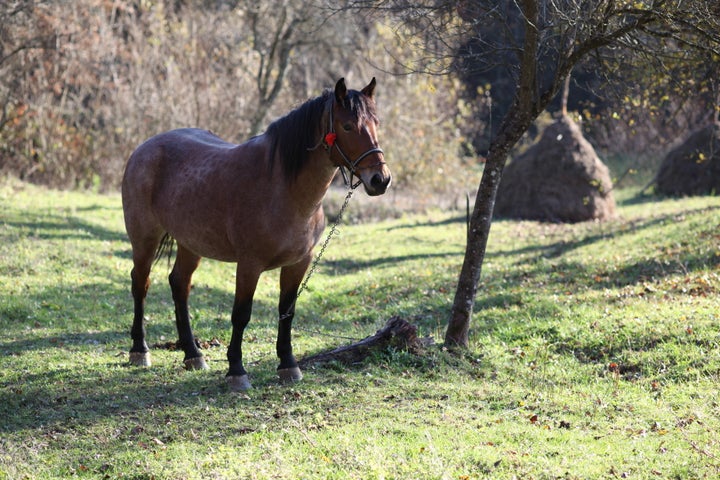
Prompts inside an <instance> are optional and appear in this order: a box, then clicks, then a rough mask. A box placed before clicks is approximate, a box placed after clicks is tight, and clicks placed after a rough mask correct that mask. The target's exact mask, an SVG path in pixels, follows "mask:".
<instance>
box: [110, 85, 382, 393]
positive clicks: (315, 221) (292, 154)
mask: <svg viewBox="0 0 720 480" xmlns="http://www.w3.org/2000/svg"><path fill="white" fill-rule="evenodd" d="M375 85H376V82H375V78H373V79H372V81H371V82H370V83H369V84H368V85H367V86H365V87H364V88H363V89H362V90H360V91H357V90H349V89H348V88H347V87H346V84H345V80H344V79H342V78H341V79H340V80H338V81H337V83H336V84H335V88H334V89H326V90H325V91H324V92H323V93H322V94H321V95H320V96H318V97H316V98H313V99H310V100H307V101H306V102H305V103H304V104H302V105H301V106H299V107H297V108H295V109H294V110H292V111H291V112H290V113H288V114H287V115H285V116H283V117H281V118H279V119H277V120H275V121H273V122H272V123H271V124H270V125H269V126H268V128H267V130H266V131H265V132H264V133H263V134H261V135H258V136H255V137H253V138H251V139H249V140H248V141H246V142H245V143H242V144H233V143H229V142H227V141H224V140H222V139H220V138H219V137H218V136H216V135H214V134H213V133H211V132H210V131H207V130H201V129H197V128H184V129H178V130H172V131H168V132H165V133H160V134H158V135H156V136H154V137H151V138H150V139H148V140H146V141H145V142H144V143H142V144H141V145H140V146H139V147H137V149H136V150H135V151H134V152H133V153H132V154H131V156H130V158H129V159H128V162H127V165H126V167H125V172H124V175H123V180H122V205H123V213H124V218H125V227H126V231H127V235H128V238H129V240H130V244H131V246H132V261H133V268H132V270H131V272H130V278H131V291H132V297H133V301H134V317H133V323H132V329H131V332H130V336H131V338H132V348H131V349H130V355H129V356H130V364H131V365H136V366H150V365H151V363H152V362H151V358H150V351H149V349H148V345H147V343H146V341H145V323H144V309H145V299H146V296H147V292H148V288H149V286H150V270H151V268H152V266H153V263H154V261H156V259H157V258H158V257H159V256H160V255H163V252H166V251H167V249H168V248H169V249H170V250H169V251H170V252H172V250H173V248H172V247H173V245H176V254H175V262H174V264H173V267H172V270H171V271H170V275H169V277H168V280H169V283H170V290H171V292H172V298H173V302H174V305H175V320H176V326H177V331H178V337H179V339H178V346H179V347H180V348H182V350H183V352H184V354H185V356H184V360H183V362H184V366H185V368H187V369H191V370H192V369H207V368H208V366H207V363H206V362H205V359H204V358H203V356H202V353H201V352H200V350H199V349H198V347H197V345H196V344H195V339H194V336H193V333H192V329H191V326H190V318H189V315H188V297H189V294H190V288H191V280H192V275H193V272H194V271H195V270H196V269H197V267H198V266H199V264H200V260H201V258H202V257H206V258H212V259H216V260H220V261H225V262H234V263H236V264H237V276H236V285H235V298H234V302H233V307H232V313H231V324H232V335H231V339H230V343H229V345H228V349H227V360H228V363H229V368H228V372H227V375H226V377H225V378H226V381H227V384H228V386H229V388H230V389H231V390H233V391H242V390H247V389H249V388H252V385H251V383H250V381H249V378H248V374H247V371H246V370H245V367H244V366H243V361H242V340H243V332H244V330H245V327H246V326H247V325H248V323H249V321H250V317H251V314H252V304H253V295H254V293H255V288H256V286H257V282H258V279H259V277H260V275H261V274H262V273H263V272H265V271H268V270H273V269H277V268H280V297H279V302H278V312H279V321H278V334H277V342H276V349H277V356H278V358H279V359H280V364H279V366H278V368H277V374H278V376H279V377H280V380H281V381H282V382H283V383H290V382H296V381H299V380H301V379H302V372H301V370H300V368H299V367H298V364H297V362H296V360H295V357H294V355H293V349H292V343H291V328H292V320H293V317H294V314H295V301H296V299H297V294H298V289H299V286H300V283H301V281H302V279H303V277H304V275H305V272H306V270H307V268H308V266H309V264H310V263H311V260H312V257H313V248H314V247H315V245H316V244H317V242H318V240H319V238H320V236H321V234H322V232H323V229H324V228H325V214H324V212H323V206H322V200H323V197H324V196H325V194H326V192H327V191H328V189H329V187H330V185H331V182H332V181H333V179H334V177H335V176H336V174H337V171H338V170H341V171H342V174H343V177H344V178H346V174H345V170H348V172H349V176H350V181H349V185H350V187H351V188H352V189H355V188H357V187H358V186H359V185H360V184H361V183H362V185H363V186H364V189H365V191H366V193H367V194H368V195H371V196H376V195H382V194H383V193H385V191H386V190H387V188H388V187H389V185H390V183H391V180H392V176H391V173H390V170H389V168H388V166H387V164H386V163H385V154H384V152H383V150H382V149H381V148H380V147H379V144H378V140H377V129H378V126H379V122H378V117H377V113H376V112H377V111H376V106H375V100H374V92H375ZM320 147H322V148H320ZM355 178H357V179H358V180H357V182H355V183H354V184H353V180H354V179H355ZM346 180H347V179H346ZM346 183H347V181H346Z"/></svg>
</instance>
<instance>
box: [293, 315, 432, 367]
mask: <svg viewBox="0 0 720 480" xmlns="http://www.w3.org/2000/svg"><path fill="white" fill-rule="evenodd" d="M433 343H434V340H433V338H432V337H423V338H418V336H417V327H416V326H415V325H413V324H411V323H409V322H407V321H406V320H404V319H402V318H400V317H391V318H390V319H389V320H388V321H387V322H386V323H385V326H384V327H383V328H381V329H380V330H378V331H377V332H375V334H374V335H371V336H369V337H365V338H364V339H362V340H359V341H357V342H355V343H352V344H350V345H345V346H342V347H338V348H336V349H334V350H330V351H329V352H320V353H317V354H315V355H311V356H309V357H305V358H303V359H301V360H300V361H299V362H298V364H299V366H300V367H301V368H306V367H308V366H310V365H317V364H321V363H327V362H340V363H344V364H348V365H350V364H353V363H358V362H361V361H362V360H364V359H365V358H367V357H368V356H369V355H371V354H372V353H373V352H381V351H384V350H387V349H388V348H394V349H396V350H401V351H409V352H411V353H414V354H419V353H421V352H422V349H423V348H424V347H427V346H429V345H432V344H433Z"/></svg>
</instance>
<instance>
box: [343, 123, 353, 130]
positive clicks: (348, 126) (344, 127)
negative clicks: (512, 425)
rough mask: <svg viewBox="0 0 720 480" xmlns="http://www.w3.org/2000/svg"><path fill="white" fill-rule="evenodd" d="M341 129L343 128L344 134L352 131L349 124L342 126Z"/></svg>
mask: <svg viewBox="0 0 720 480" xmlns="http://www.w3.org/2000/svg"><path fill="white" fill-rule="evenodd" d="M342 128H343V130H345V131H346V132H349V131H351V130H352V125H351V124H349V123H346V124H344V125H343V126H342Z"/></svg>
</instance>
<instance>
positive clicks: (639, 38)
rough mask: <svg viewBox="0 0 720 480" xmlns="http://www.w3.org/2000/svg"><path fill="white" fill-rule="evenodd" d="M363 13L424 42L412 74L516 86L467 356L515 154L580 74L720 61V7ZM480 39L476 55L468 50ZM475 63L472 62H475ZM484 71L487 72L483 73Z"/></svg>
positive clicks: (495, 143) (465, 287)
mask: <svg viewBox="0 0 720 480" xmlns="http://www.w3.org/2000/svg"><path fill="white" fill-rule="evenodd" d="M354 5H355V7H356V8H363V9H368V10H370V9H376V10H380V11H383V12H385V13H388V14H390V15H393V16H396V17H399V18H401V19H402V20H403V22H404V24H405V25H410V26H413V27H414V28H415V29H416V31H417V34H418V35H419V36H422V38H423V39H424V49H423V50H422V51H421V52H420V54H419V55H418V58H416V59H414V60H415V62H416V63H415V64H412V65H409V64H408V63H407V61H405V63H406V65H408V66H409V68H411V69H413V70H415V71H417V70H423V71H427V72H430V73H448V72H451V71H453V70H457V69H462V68H468V65H470V64H471V63H472V64H473V65H476V66H477V65H479V66H480V67H479V68H484V69H487V70H499V71H500V72H502V74H503V75H507V76H509V77H510V78H512V79H513V81H514V85H515V87H514V94H513V96H512V101H511V104H510V106H509V107H508V109H507V113H506V115H505V117H504V119H503V121H502V123H501V125H500V126H499V128H498V130H497V132H496V133H495V134H494V135H493V137H492V139H491V141H490V146H489V149H488V153H487V159H486V164H485V169H484V171H483V175H482V179H481V181H480V185H479V188H478V192H477V197H476V201H475V206H474V210H473V212H472V216H471V218H470V222H469V226H468V232H467V246H466V251H465V257H464V261H463V266H462V269H461V272H460V276H459V279H458V285H457V290H456V293H455V299H454V302H453V306H452V313H451V317H450V319H449V322H448V328H447V331H446V334H445V343H446V345H448V346H450V347H467V345H468V332H469V328H470V321H471V317H472V313H473V306H474V303H475V297H476V294H477V288H478V281H479V279H480V274H481V271H482V265H483V261H484V258H485V252H486V248H487V241H488V237H489V234H490V226H491V221H492V216H493V209H494V206H495V197H496V194H497V190H498V185H499V184H500V180H501V178H502V172H503V168H504V166H505V163H506V159H507V157H508V154H509V152H510V151H511V149H512V148H513V146H514V145H515V144H516V143H517V142H518V141H519V140H520V138H521V137H522V136H523V134H524V133H525V132H526V131H527V130H528V129H529V127H530V126H531V125H532V123H533V122H534V120H535V119H536V118H537V117H538V115H539V114H540V113H541V112H542V111H543V110H545V108H546V107H547V106H548V104H549V103H550V102H551V101H552V100H553V99H554V98H555V97H556V95H557V93H558V91H559V90H560V89H561V88H562V86H563V84H564V81H565V79H566V77H567V76H568V75H569V74H570V73H571V71H572V70H573V68H574V67H575V66H577V65H579V64H580V63H581V62H582V61H584V60H585V59H587V58H589V57H590V56H593V57H596V58H598V59H600V60H601V63H612V62H613V61H614V60H615V57H616V56H617V55H618V54H619V53H622V54H623V55H633V56H634V57H636V58H637V59H638V61H643V62H649V63H654V64H655V65H658V66H659V67H661V68H662V67H664V66H667V65H668V64H678V63H681V62H683V61H686V60H688V59H689V58H697V56H698V55H700V56H702V55H706V56H709V57H711V58H717V56H718V55H720V24H719V23H718V19H719V18H720V6H718V3H717V1H716V0H686V1H676V0H640V1H628V0H501V1H496V0H464V1H461V2H449V1H446V0H387V1H381V2H365V1H358V2H355V3H354ZM468 40H474V41H473V42H472V45H473V46H474V47H473V48H471V49H461V48H460V46H461V45H467V44H468ZM471 59H472V60H473V62H468V60H471ZM474 68H478V67H474Z"/></svg>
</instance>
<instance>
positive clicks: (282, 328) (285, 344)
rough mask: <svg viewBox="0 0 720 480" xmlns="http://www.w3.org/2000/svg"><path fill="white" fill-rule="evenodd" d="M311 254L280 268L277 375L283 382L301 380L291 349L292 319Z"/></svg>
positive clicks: (300, 373)
mask: <svg viewBox="0 0 720 480" xmlns="http://www.w3.org/2000/svg"><path fill="white" fill-rule="evenodd" d="M311 258H312V256H311V255H308V256H307V257H305V258H303V259H302V260H301V261H300V262H298V263H296V264H295V265H289V266H287V267H283V268H282V269H281V270H280V302H279V303H278V313H279V314H280V320H279V322H278V336H277V344H276V348H277V356H278V358H279V359H280V365H279V366H278V370H277V372H278V376H279V377H280V381H281V382H283V383H293V382H299V381H300V380H302V378H303V375H302V371H300V368H299V367H298V365H297V361H296V360H295V356H294V355H293V349H292V333H291V330H292V321H293V318H294V316H295V301H296V300H297V293H298V288H299V287H300V282H302V279H303V277H304V276H305V272H306V271H307V268H308V265H309V264H310V260H311Z"/></svg>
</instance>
